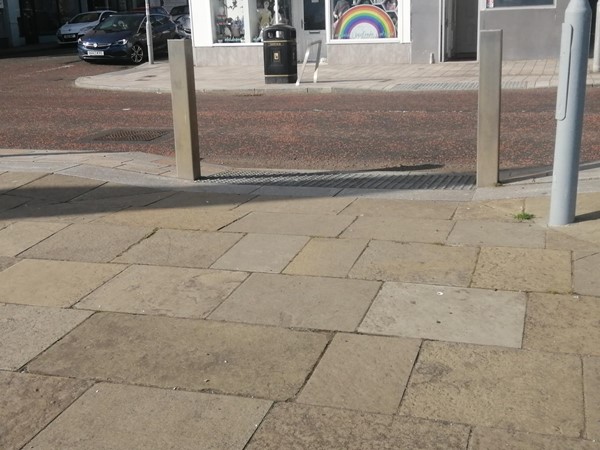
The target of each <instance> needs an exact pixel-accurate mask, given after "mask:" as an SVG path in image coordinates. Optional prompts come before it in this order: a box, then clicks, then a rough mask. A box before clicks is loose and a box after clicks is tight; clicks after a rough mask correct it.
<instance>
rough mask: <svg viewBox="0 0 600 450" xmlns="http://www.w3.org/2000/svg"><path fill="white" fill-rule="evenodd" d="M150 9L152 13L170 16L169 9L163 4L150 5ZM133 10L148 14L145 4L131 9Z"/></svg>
mask: <svg viewBox="0 0 600 450" xmlns="http://www.w3.org/2000/svg"><path fill="white" fill-rule="evenodd" d="M148 9H149V10H150V14H160V15H162V16H167V17H170V16H169V11H167V10H166V9H165V8H163V7H162V6H150V7H149V8H148ZM131 12H136V13H144V14H146V8H145V7H144V6H142V7H140V8H133V9H132V10H131Z"/></svg>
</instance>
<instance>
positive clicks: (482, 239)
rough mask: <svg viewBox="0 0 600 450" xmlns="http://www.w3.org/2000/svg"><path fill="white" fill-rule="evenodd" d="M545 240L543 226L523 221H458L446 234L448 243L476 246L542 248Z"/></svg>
mask: <svg viewBox="0 0 600 450" xmlns="http://www.w3.org/2000/svg"><path fill="white" fill-rule="evenodd" d="M545 242H546V230H545V229H544V228H542V227H540V226H538V225H535V224H532V223H524V222H522V223H507V222H495V221H491V220H477V221H458V222H456V225H455V226H454V228H453V229H452V232H451V233H450V236H448V244H451V245H473V246H476V247H481V246H487V247H530V248H544V245H545Z"/></svg>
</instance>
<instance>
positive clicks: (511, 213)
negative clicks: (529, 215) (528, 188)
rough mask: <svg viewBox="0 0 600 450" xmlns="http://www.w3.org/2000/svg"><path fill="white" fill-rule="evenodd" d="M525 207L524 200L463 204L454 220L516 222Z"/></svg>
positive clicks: (457, 210)
mask: <svg viewBox="0 0 600 450" xmlns="http://www.w3.org/2000/svg"><path fill="white" fill-rule="evenodd" d="M524 205H525V200H524V199H522V198H515V199H512V198H511V199H506V200H493V201H482V202H467V203H461V204H460V205H459V206H458V208H457V209H456V213H455V214H454V216H453V219H455V220H494V221H503V222H515V220H516V219H515V215H517V214H519V213H520V212H521V211H523V209H524Z"/></svg>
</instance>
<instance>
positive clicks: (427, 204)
mask: <svg viewBox="0 0 600 450" xmlns="http://www.w3.org/2000/svg"><path fill="white" fill-rule="evenodd" d="M459 205H460V203H458V202H439V201H420V200H412V201H409V200H387V199H378V198H368V199H367V198H359V199H357V200H356V201H354V202H352V204H351V205H349V206H348V207H347V208H346V209H344V210H343V211H342V214H349V215H352V216H375V217H403V218H408V219H439V220H448V219H451V218H452V216H453V215H454V212H455V211H456V209H457V207H459Z"/></svg>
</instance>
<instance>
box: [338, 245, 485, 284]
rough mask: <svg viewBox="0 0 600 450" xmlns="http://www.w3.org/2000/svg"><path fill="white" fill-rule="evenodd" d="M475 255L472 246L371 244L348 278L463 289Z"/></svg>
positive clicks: (476, 252)
mask: <svg viewBox="0 0 600 450" xmlns="http://www.w3.org/2000/svg"><path fill="white" fill-rule="evenodd" d="M478 252H479V249H477V248H474V247H447V246H443V245H433V244H421V243H397V242H387V241H372V242H371V243H370V244H369V246H368V247H367V249H366V250H365V251H364V253H363V254H362V255H361V257H360V258H359V259H358V261H357V262H356V264H355V265H354V267H353V268H352V270H351V271H350V274H349V276H350V277H352V278H361V279H366V280H383V281H405V282H409V283H426V284H447V285H451V286H465V287H466V286H468V285H469V283H470V282H471V275H472V273H473V268H474V267H475V261H476V260H477V254H478Z"/></svg>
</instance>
